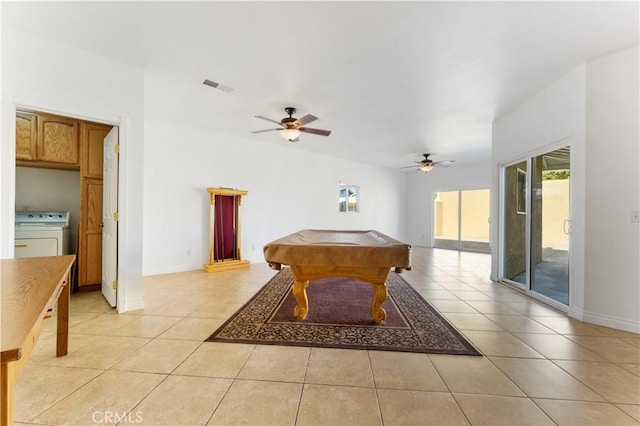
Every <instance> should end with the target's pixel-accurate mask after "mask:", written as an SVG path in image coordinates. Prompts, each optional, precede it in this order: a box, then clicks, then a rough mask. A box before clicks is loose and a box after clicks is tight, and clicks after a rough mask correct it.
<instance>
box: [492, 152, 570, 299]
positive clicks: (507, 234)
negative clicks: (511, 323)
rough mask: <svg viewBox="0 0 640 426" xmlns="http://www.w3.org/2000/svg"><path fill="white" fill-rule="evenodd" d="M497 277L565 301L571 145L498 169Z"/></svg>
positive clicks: (566, 292)
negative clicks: (499, 175) (499, 183)
mask: <svg viewBox="0 0 640 426" xmlns="http://www.w3.org/2000/svg"><path fill="white" fill-rule="evenodd" d="M501 180H502V183H501V191H502V197H501V199H502V208H501V210H502V212H501V214H502V218H503V220H502V224H503V227H502V229H501V231H502V235H501V240H502V249H501V252H500V260H501V265H502V267H501V279H502V280H503V281H506V282H509V283H512V284H515V285H517V286H518V287H520V288H523V289H524V290H526V291H527V292H532V293H535V294H537V295H540V296H542V297H544V298H548V299H551V300H553V301H555V302H558V303H560V304H562V305H569V254H570V238H569V237H570V234H571V219H570V211H569V206H570V199H569V195H570V183H571V149H570V147H569V146H562V147H560V148H557V149H554V150H552V151H548V152H545V153H543V154H540V155H536V156H531V157H528V158H526V159H523V160H521V161H519V162H516V163H513V164H509V165H505V166H503V167H502V179H501Z"/></svg>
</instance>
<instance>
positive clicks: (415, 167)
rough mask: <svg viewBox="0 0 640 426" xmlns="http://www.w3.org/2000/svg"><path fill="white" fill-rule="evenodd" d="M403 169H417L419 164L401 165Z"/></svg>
mask: <svg viewBox="0 0 640 426" xmlns="http://www.w3.org/2000/svg"><path fill="white" fill-rule="evenodd" d="M400 168H401V169H417V168H418V167H417V166H404V167H400Z"/></svg>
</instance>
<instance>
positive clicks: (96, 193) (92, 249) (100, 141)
mask: <svg viewBox="0 0 640 426" xmlns="http://www.w3.org/2000/svg"><path fill="white" fill-rule="evenodd" d="M111 128H112V126H108V125H104V124H98V123H90V122H81V123H80V157H81V159H80V230H79V233H78V239H79V241H78V286H79V287H80V288H83V287H84V288H93V287H96V286H100V285H101V284H102V170H103V164H102V163H103V155H104V138H105V136H107V133H109V131H110V130H111ZM89 286H90V287H89Z"/></svg>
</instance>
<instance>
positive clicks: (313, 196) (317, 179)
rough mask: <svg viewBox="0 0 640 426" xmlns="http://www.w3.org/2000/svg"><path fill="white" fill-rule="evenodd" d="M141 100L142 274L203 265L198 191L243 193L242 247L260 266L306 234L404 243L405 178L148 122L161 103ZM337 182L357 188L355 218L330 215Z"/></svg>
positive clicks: (204, 222) (204, 214)
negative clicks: (285, 241)
mask: <svg viewBox="0 0 640 426" xmlns="http://www.w3.org/2000/svg"><path fill="white" fill-rule="evenodd" d="M149 78H150V79H152V77H149ZM147 88H148V92H149V91H150V90H153V89H149V86H147ZM148 94H149V98H148V99H154V101H153V102H150V103H148V104H147V106H146V110H145V113H146V120H145V162H144V169H145V175H144V182H145V185H144V206H145V220H144V252H143V274H144V275H151V274H159V273H166V272H174V271H184V270H193V269H200V268H202V265H203V264H205V263H208V256H209V237H208V235H209V197H208V193H207V192H206V188H207V187H231V188H238V189H243V190H247V191H248V194H247V196H245V197H243V200H242V206H241V208H240V216H241V226H242V241H241V244H242V257H243V259H246V260H250V261H251V262H264V257H263V253H262V248H263V246H264V245H265V244H266V243H268V242H269V241H272V240H275V239H277V238H280V237H282V236H284V235H287V234H289V233H292V232H295V231H297V230H300V229H305V228H324V229H376V230H378V231H380V232H383V233H385V234H387V235H390V236H392V237H394V238H398V239H401V240H402V239H404V237H405V234H406V226H405V223H406V221H405V218H406V205H407V198H406V177H405V175H404V173H401V172H399V171H394V170H389V169H383V168H378V167H373V166H369V165H365V164H361V163H356V162H352V161H347V160H342V159H337V158H333V157H327V156H323V155H318V154H312V153H310V152H306V151H303V150H301V149H298V148H297V147H296V146H295V145H292V144H291V143H289V142H287V141H285V140H282V144H281V145H277V144H272V143H265V142H256V141H253V140H250V139H243V138H237V137H232V136H230V135H228V134H219V133H216V132H214V131H212V130H210V129H204V128H201V127H196V126H193V125H189V124H185V123H184V122H172V121H169V120H167V119H166V118H161V119H156V118H155V117H154V111H155V110H156V108H159V109H162V108H163V105H162V102H160V101H159V100H158V99H155V96H154V95H153V93H148ZM164 94H165V95H166V93H164ZM165 99H166V101H167V102H172V99H171V98H166V96H165ZM152 104H153V105H152ZM176 141H179V143H176ZM301 143H302V142H301ZM339 181H342V182H344V183H349V184H355V185H359V186H360V190H361V193H360V196H361V208H360V212H359V213H338V182H339Z"/></svg>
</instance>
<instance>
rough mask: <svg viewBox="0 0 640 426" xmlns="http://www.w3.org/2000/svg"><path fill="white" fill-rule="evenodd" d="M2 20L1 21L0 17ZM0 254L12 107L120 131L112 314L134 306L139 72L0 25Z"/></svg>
mask: <svg viewBox="0 0 640 426" xmlns="http://www.w3.org/2000/svg"><path fill="white" fill-rule="evenodd" d="M5 19H6V18H5ZM1 59H2V86H1V87H2V122H3V123H4V124H5V125H4V126H3V127H2V153H1V156H2V157H1V158H2V160H1V163H0V175H1V176H2V180H1V182H2V200H1V203H2V208H1V210H0V229H1V235H2V238H1V241H0V244H1V247H0V256H1V257H12V255H13V238H14V229H13V228H14V209H15V124H14V122H15V108H16V107H24V108H30V109H35V110H39V111H48V112H52V113H56V114H60V115H68V116H74V117H78V118H84V119H89V120H91V121H98V122H105V123H109V124H118V125H119V126H120V138H121V151H120V192H119V208H120V218H121V221H120V224H119V227H120V228H119V246H120V249H119V252H118V267H119V275H118V280H119V291H118V309H119V310H121V311H126V310H130V309H137V308H140V307H142V305H143V302H142V280H141V272H142V165H143V162H142V155H143V151H142V148H143V139H144V133H143V130H144V126H143V116H144V110H143V95H144V92H143V91H144V84H143V78H144V74H143V72H142V70H140V69H138V68H135V67H132V66H130V65H126V64H123V63H120V62H115V61H111V60H108V59H106V58H103V57H99V56H96V55H93V54H91V53H88V52H86V51H83V50H80V49H76V48H72V47H69V46H66V45H62V44H59V43H55V42H52V41H50V40H45V39H42V38H39V37H36V36H32V35H30V34H27V33H23V32H20V31H17V30H15V29H12V28H10V27H9V26H7V25H4V22H3V25H2V58H1Z"/></svg>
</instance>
